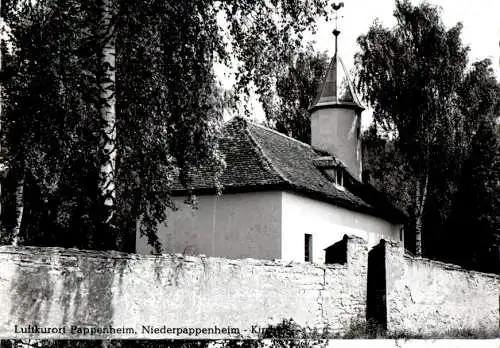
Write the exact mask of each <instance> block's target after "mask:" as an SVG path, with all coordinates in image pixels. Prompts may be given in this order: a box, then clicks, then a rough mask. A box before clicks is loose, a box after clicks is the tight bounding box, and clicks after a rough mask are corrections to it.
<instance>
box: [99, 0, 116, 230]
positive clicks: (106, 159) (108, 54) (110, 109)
mask: <svg viewBox="0 0 500 348" xmlns="http://www.w3.org/2000/svg"><path fill="white" fill-rule="evenodd" d="M113 9H114V6H113V0H101V3H100V15H101V18H100V23H99V24H100V33H99V34H100V39H101V40H102V41H101V51H100V57H99V58H100V61H99V64H100V68H101V76H100V81H99V93H100V95H99V97H100V110H99V111H100V117H101V134H100V152H101V161H102V162H101V166H100V171H99V191H100V194H101V200H102V202H103V205H104V206H103V209H104V211H103V217H102V221H101V222H102V223H103V224H104V225H105V226H110V224H112V221H113V218H114V215H115V199H116V193H115V168H116V144H115V140H116V110H115V102H116V99H115V60H116V49H115V42H116V38H115V28H114V24H113V21H114V12H115V11H114V10H113Z"/></svg>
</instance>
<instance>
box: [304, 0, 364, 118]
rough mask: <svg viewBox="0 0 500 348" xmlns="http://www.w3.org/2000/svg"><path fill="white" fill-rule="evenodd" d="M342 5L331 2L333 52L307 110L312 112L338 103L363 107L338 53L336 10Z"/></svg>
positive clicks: (361, 109)
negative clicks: (333, 15)
mask: <svg viewBox="0 0 500 348" xmlns="http://www.w3.org/2000/svg"><path fill="white" fill-rule="evenodd" d="M342 7H344V3H343V2H341V3H339V4H333V9H334V10H335V29H334V30H333V35H334V36H335V54H334V56H333V58H332V60H331V61H330V65H329V66H328V70H327V72H326V74H325V77H324V78H323V81H322V82H321V84H320V88H319V91H318V94H317V96H316V98H315V99H314V100H313V102H312V104H311V106H310V108H309V112H313V111H314V110H316V109H318V108H324V107H338V106H340V105H342V106H345V107H351V108H353V109H356V110H358V111H360V112H361V111H363V110H364V109H365V108H364V107H363V106H362V105H361V103H360V101H359V99H358V96H357V95H356V92H355V91H354V86H353V84H352V79H351V78H350V76H349V73H348V72H347V69H346V68H345V65H344V62H343V61H342V59H341V58H340V56H339V54H338V36H339V35H340V30H339V29H338V19H339V18H341V17H339V16H338V13H337V11H338V10H339V9H340V8H342Z"/></svg>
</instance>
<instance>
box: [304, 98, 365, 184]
mask: <svg viewBox="0 0 500 348" xmlns="http://www.w3.org/2000/svg"><path fill="white" fill-rule="evenodd" d="M360 126H361V117H360V115H359V114H358V113H357V112H356V111H355V110H352V109H347V108H325V109H319V110H316V111H314V112H313V113H312V115H311V145H312V146H313V147H316V148H319V149H322V150H324V151H327V152H328V153H330V154H332V155H335V156H336V157H337V158H339V159H340V160H341V161H342V163H344V164H345V165H346V166H347V167H348V169H349V172H350V173H351V174H352V175H353V176H354V177H356V178H357V179H358V180H361V170H362V163H361V139H360V135H359V134H358V132H359V127H360Z"/></svg>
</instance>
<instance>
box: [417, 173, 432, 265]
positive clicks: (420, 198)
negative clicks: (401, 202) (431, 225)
mask: <svg viewBox="0 0 500 348" xmlns="http://www.w3.org/2000/svg"><path fill="white" fill-rule="evenodd" d="M421 180H422V179H421V178H419V179H417V182H416V192H415V254H416V255H417V256H422V218H423V215H424V206H425V201H426V199H427V187H428V185H429V175H428V174H427V175H425V179H424V182H423V183H422V182H421Z"/></svg>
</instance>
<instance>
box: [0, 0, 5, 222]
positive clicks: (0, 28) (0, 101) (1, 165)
mask: <svg viewBox="0 0 500 348" xmlns="http://www.w3.org/2000/svg"><path fill="white" fill-rule="evenodd" d="M2 37H3V18H2V0H0V47H1V46H2V44H3V43H2ZM1 72H2V50H1V48H0V73H1ZM2 104H3V98H2V81H0V219H1V220H0V221H3V215H2V196H3V194H2V180H3V174H4V170H5V165H4V163H3V161H4V160H3V155H2V139H1V134H2ZM0 231H3V224H2V223H1V222H0Z"/></svg>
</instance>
